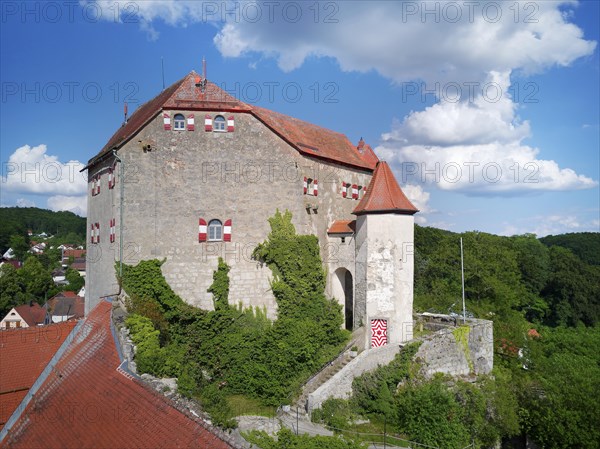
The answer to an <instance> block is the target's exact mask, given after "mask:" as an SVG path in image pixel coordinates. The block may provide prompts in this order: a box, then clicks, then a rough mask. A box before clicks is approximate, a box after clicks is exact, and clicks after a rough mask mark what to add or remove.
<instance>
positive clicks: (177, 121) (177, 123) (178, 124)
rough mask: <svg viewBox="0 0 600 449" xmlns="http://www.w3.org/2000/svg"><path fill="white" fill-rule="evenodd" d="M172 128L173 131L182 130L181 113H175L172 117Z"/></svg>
mask: <svg viewBox="0 0 600 449" xmlns="http://www.w3.org/2000/svg"><path fill="white" fill-rule="evenodd" d="M174 125H175V126H174V128H173V129H175V131H184V130H185V117H184V116H183V114H175V118H174Z"/></svg>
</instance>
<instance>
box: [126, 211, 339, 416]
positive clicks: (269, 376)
mask: <svg viewBox="0 0 600 449" xmlns="http://www.w3.org/2000/svg"><path fill="white" fill-rule="evenodd" d="M269 222H270V225H271V233H270V234H269V236H268V238H267V240H266V241H265V242H263V243H262V244H260V245H258V247H257V248H256V249H255V251H254V257H255V258H256V259H257V260H259V261H260V262H262V263H264V264H266V265H267V266H268V267H269V268H270V269H271V271H272V273H273V279H272V282H271V288H272V290H273V294H274V296H275V299H276V301H277V306H278V318H277V320H276V321H274V322H271V321H270V320H269V319H268V318H267V316H266V310H264V309H260V308H246V309H244V308H242V307H241V306H236V305H231V304H230V303H229V286H230V279H229V270H230V267H229V266H228V265H227V263H225V261H224V260H222V259H219V262H218V265H217V269H216V271H215V272H214V274H213V283H212V285H211V286H210V287H209V289H208V292H210V293H212V295H213V300H214V309H215V310H213V311H205V310H201V309H198V308H195V307H192V306H190V305H188V304H186V303H185V302H184V301H183V300H182V299H181V298H180V297H178V296H177V295H176V294H175V293H174V292H173V290H172V289H171V288H170V287H169V285H168V284H167V282H166V281H165V279H164V277H163V275H162V272H161V268H160V267H161V265H162V262H160V261H157V260H151V261H143V262H140V263H139V264H138V265H136V266H124V270H123V278H122V279H121V282H122V286H123V288H124V290H125V291H126V292H127V294H128V295H129V296H130V298H131V300H130V302H129V311H130V312H132V313H134V314H135V315H136V316H139V317H144V319H143V320H141V324H143V326H137V327H136V326H135V325H136V324H137V322H138V321H140V318H135V319H133V321H132V320H129V323H130V324H131V325H132V326H131V327H130V330H131V332H132V337H133V338H134V341H136V339H137V340H138V341H142V340H143V341H145V339H148V343H147V344H146V346H145V347H147V348H148V350H147V351H146V350H144V353H143V354H144V355H143V358H144V363H142V364H140V365H139V368H140V370H142V371H144V370H146V372H150V373H152V374H158V375H160V374H163V373H165V372H166V371H168V373H169V374H171V375H175V376H177V377H178V378H179V382H178V383H179V389H180V392H181V393H182V394H185V395H187V396H194V397H197V398H198V399H199V400H200V402H201V403H202V404H203V406H204V407H205V409H206V410H207V411H208V412H209V413H211V416H212V417H213V420H214V421H215V422H216V423H217V424H220V425H223V426H225V427H229V426H231V425H233V424H232V421H231V417H232V416H234V415H235V411H233V410H230V409H228V406H227V402H226V401H225V398H226V397H227V396H229V395H240V394H241V395H244V396H247V397H250V398H254V399H258V400H260V401H261V402H262V403H263V404H266V405H280V404H282V403H286V402H290V401H291V400H292V398H293V396H294V394H296V393H298V391H299V388H300V387H301V386H302V384H303V383H304V382H305V381H306V380H307V379H308V378H309V377H310V376H311V375H312V374H313V373H314V372H315V371H317V370H318V369H319V368H320V367H321V366H322V365H323V364H324V363H326V362H327V361H328V360H330V359H331V358H332V357H333V356H334V355H336V354H337V353H338V352H339V351H340V350H341V349H342V348H343V346H344V344H345V343H346V342H347V341H348V338H349V332H348V331H346V330H343V329H342V328H341V326H342V323H343V315H342V310H341V306H340V305H339V304H338V303H337V302H336V301H335V300H333V299H329V298H327V297H326V296H325V293H324V290H325V271H324V270H323V266H322V261H321V257H320V254H319V245H318V239H317V238H316V237H315V236H312V235H298V234H296V230H295V228H294V226H293V224H292V215H291V213H289V212H287V211H286V212H285V213H283V214H282V213H280V212H279V211H277V213H276V214H275V216H274V217H272V218H271V219H269ZM137 329H142V330H143V336H144V339H142V337H141V336H139V335H137V333H138V331H137ZM157 342H160V345H159V344H157ZM170 354H174V356H170ZM161 357H162V358H164V359H165V360H166V362H165V363H167V364H168V367H169V369H168V370H161V369H157V368H156V364H157V362H156V361H157V360H162V359H161Z"/></svg>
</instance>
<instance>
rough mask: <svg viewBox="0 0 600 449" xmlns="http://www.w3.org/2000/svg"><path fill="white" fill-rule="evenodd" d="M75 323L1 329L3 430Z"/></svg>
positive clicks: (0, 414) (0, 418) (0, 421)
mask: <svg viewBox="0 0 600 449" xmlns="http://www.w3.org/2000/svg"><path fill="white" fill-rule="evenodd" d="M75 324H76V323H75V322H73V321H69V322H66V323H60V324H53V325H48V326H41V327H31V328H21V329H11V330H4V331H0V429H1V428H2V427H3V426H4V424H5V423H6V421H7V420H8V418H10V416H11V415H12V413H13V412H14V411H15V409H16V408H17V406H18V405H19V404H20V403H21V401H22V400H23V398H24V397H25V395H26V394H27V392H28V391H29V389H30V388H31V386H32V385H33V384H34V382H35V381H36V379H37V378H38V377H39V375H40V374H41V373H42V371H43V370H44V368H45V367H46V365H47V364H48V362H49V361H50V359H52V357H53V356H54V354H55V353H56V351H57V350H58V348H59V347H60V345H62V343H63V342H64V341H65V339H66V338H67V336H68V335H69V333H70V332H71V330H72V329H73V327H74V326H75Z"/></svg>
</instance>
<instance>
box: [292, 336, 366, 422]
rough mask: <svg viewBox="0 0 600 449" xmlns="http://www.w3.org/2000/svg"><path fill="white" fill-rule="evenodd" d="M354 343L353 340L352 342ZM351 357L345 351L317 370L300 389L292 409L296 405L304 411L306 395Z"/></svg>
mask: <svg viewBox="0 0 600 449" xmlns="http://www.w3.org/2000/svg"><path fill="white" fill-rule="evenodd" d="M352 344H354V342H353V343H352ZM350 360H352V357H350V353H349V351H345V352H344V353H342V354H341V356H339V357H338V358H337V359H335V360H334V361H333V362H332V363H331V364H330V365H328V366H326V367H325V368H324V369H323V370H322V371H321V372H319V373H318V374H317V375H316V376H315V377H313V378H312V379H311V380H310V381H309V382H307V383H306V385H304V388H303V389H302V394H301V395H300V397H299V398H298V400H297V401H296V403H295V404H294V405H292V407H291V408H292V410H295V409H296V407H298V408H299V409H300V410H302V411H303V413H306V409H307V407H306V401H307V400H308V395H309V394H311V393H312V392H314V391H315V390H316V389H317V388H319V387H320V386H321V385H323V384H324V383H325V382H327V381H328V380H329V379H331V378H332V377H333V376H334V375H335V374H336V373H337V372H338V371H340V370H341V369H342V368H343V367H344V366H346V365H347V364H348V363H349V362H350Z"/></svg>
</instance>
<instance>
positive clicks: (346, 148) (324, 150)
mask: <svg viewBox="0 0 600 449" xmlns="http://www.w3.org/2000/svg"><path fill="white" fill-rule="evenodd" d="M199 84H201V83H200V76H199V75H198V74H197V73H196V72H194V71H192V72H190V73H189V74H188V75H187V76H185V77H184V78H182V79H181V80H179V81H177V82H176V83H174V84H173V85H171V86H169V87H168V88H167V89H165V90H163V91H162V92H161V93H160V94H159V95H158V96H156V97H155V98H153V99H152V100H150V101H148V102H147V103H144V104H143V105H142V106H140V107H139V108H138V109H137V110H136V111H135V112H134V113H133V115H132V116H131V118H129V120H128V121H127V123H126V124H125V125H123V126H122V127H121V128H119V129H118V130H117V132H116V133H115V134H114V135H113V136H112V137H111V138H110V139H109V141H108V143H107V144H106V145H105V146H104V147H103V148H102V150H100V152H99V153H98V154H97V155H96V156H94V157H93V158H92V159H90V161H89V162H88V165H87V166H86V168H88V167H89V166H91V165H93V164H94V163H96V162H97V161H99V160H100V159H101V158H102V157H103V156H105V155H108V154H109V153H111V152H112V150H113V149H119V148H120V147H121V146H122V145H124V144H125V143H126V142H127V141H129V139H131V138H132V137H133V136H134V135H135V134H137V133H138V131H140V130H141V129H142V128H143V127H144V126H145V125H146V124H147V123H148V122H150V121H151V120H152V119H154V118H155V117H156V116H157V115H158V114H159V113H160V112H162V111H163V110H178V109H179V110H190V111H196V110H197V111H223V112H244V113H248V114H252V115H253V116H254V117H256V118H257V119H258V120H260V121H261V122H263V123H264V124H265V125H266V126H267V127H269V128H270V129H271V130H272V131H273V132H275V133H276V134H277V135H279V136H280V137H281V138H282V139H284V140H285V141H286V142H287V143H288V144H290V145H291V146H292V147H293V148H295V149H296V150H297V151H298V152H300V153H302V154H305V155H309V156H313V157H316V158H320V159H325V160H329V161H335V162H338V163H342V164H345V165H348V166H352V167H356V168H360V169H363V170H367V171H372V170H373V169H374V168H375V164H376V163H377V160H378V159H377V156H376V155H375V153H373V150H372V149H371V148H370V147H368V145H367V147H368V148H365V149H363V148H362V147H361V148H359V147H356V146H354V145H353V144H352V143H351V142H350V141H349V140H348V138H347V137H346V136H345V135H343V134H340V133H337V132H335V131H331V130H329V129H326V128H322V127H320V126H317V125H313V124H311V123H308V122H305V121H303V120H299V119H296V118H293V117H290V116H287V115H284V114H280V113H278V112H274V111H270V110H268V109H265V108H261V107H259V106H251V105H249V104H246V103H244V102H242V101H240V100H238V99H236V98H235V97H233V96H231V95H230V94H228V93H227V92H225V91H224V90H223V89H221V88H219V87H218V86H217V85H216V84H214V83H212V82H210V81H208V80H207V81H206V82H205V84H204V85H205V88H204V90H203V89H201V88H200V87H199ZM363 144H364V142H363Z"/></svg>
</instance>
